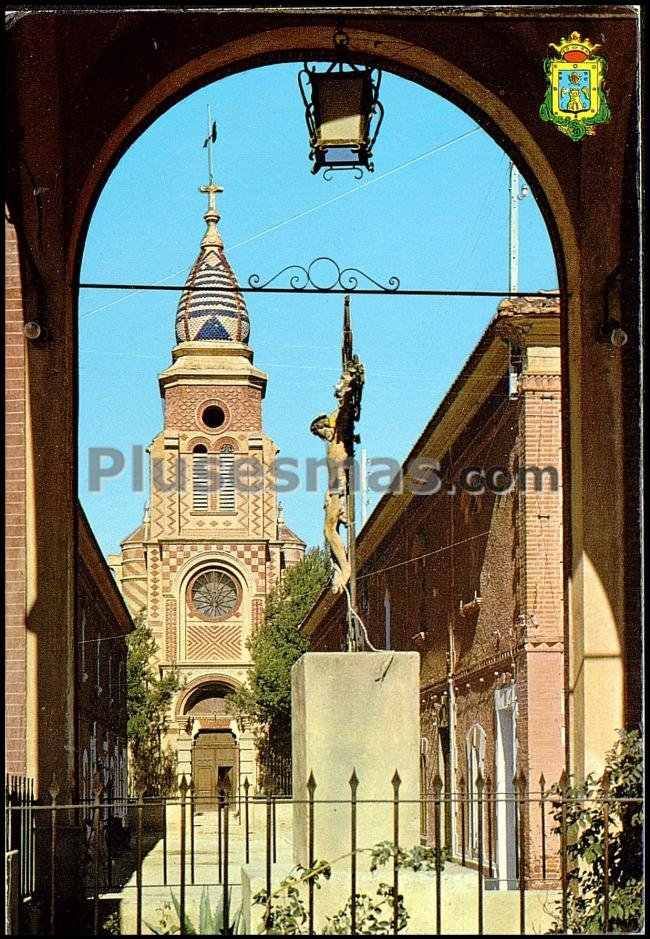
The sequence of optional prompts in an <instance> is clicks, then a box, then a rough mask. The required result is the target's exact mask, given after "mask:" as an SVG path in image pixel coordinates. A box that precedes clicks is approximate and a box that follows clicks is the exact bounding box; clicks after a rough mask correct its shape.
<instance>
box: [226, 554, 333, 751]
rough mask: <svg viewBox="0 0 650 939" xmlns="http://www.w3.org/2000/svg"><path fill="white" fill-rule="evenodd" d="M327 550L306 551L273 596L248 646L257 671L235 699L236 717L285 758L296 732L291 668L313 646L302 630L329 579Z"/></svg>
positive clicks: (230, 699) (249, 677)
mask: <svg viewBox="0 0 650 939" xmlns="http://www.w3.org/2000/svg"><path fill="white" fill-rule="evenodd" d="M330 574H331V567H330V561H329V557H328V554H327V552H326V551H324V550H323V549H322V548H313V549H312V550H310V551H307V553H306V554H305V557H304V558H303V560H302V561H299V562H298V564H296V565H295V566H294V567H291V568H289V569H288V570H287V571H286V573H285V574H284V577H283V578H282V580H281V581H280V582H279V583H278V584H277V585H276V587H275V588H274V589H273V590H272V591H271V593H270V594H269V596H268V599H267V603H266V610H265V614H264V622H263V623H262V625H261V626H259V627H258V628H257V629H255V630H254V632H253V635H252V636H251V638H250V639H249V641H248V648H249V650H250V653H251V660H252V662H253V667H252V669H251V670H250V673H249V676H248V680H247V683H246V685H245V686H244V687H243V688H242V689H240V690H239V691H237V692H235V693H234V694H233V695H231V696H230V698H229V701H230V704H231V706H232V708H233V709H234V713H235V714H236V715H237V717H238V718H239V720H240V722H241V723H242V724H244V725H252V726H253V727H255V728H256V729H257V731H258V734H259V736H260V737H262V738H263V737H264V736H265V735H266V737H267V738H268V741H269V742H270V743H271V745H272V746H273V745H275V746H276V747H277V748H278V749H279V750H280V752H282V750H283V744H286V743H288V737H289V734H290V729H291V666H292V665H293V664H294V662H296V661H297V660H298V659H299V658H300V656H301V655H302V654H303V653H304V652H306V651H307V649H308V647H309V644H308V641H307V639H306V637H305V636H303V634H302V633H301V632H300V629H299V626H300V623H301V622H302V620H303V619H304V618H305V616H306V614H307V613H308V612H309V610H310V609H311V606H312V604H313V602H314V600H315V599H316V597H317V596H318V594H319V593H320V592H321V590H322V589H323V587H324V586H325V584H326V583H327V581H328V580H329V578H330Z"/></svg>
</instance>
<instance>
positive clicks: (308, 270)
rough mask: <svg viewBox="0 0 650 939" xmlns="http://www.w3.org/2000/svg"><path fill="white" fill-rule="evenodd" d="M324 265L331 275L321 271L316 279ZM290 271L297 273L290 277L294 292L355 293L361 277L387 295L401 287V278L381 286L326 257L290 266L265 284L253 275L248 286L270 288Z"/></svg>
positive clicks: (377, 282) (366, 276) (368, 276)
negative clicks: (311, 290)
mask: <svg viewBox="0 0 650 939" xmlns="http://www.w3.org/2000/svg"><path fill="white" fill-rule="evenodd" d="M323 263H324V264H325V265H326V267H329V270H330V272H331V273H330V275H329V276H327V275H326V273H324V272H323V271H322V269H321V276H320V278H319V279H314V276H315V275H314V268H315V267H316V265H318V264H320V265H321V268H322V265H323ZM288 271H295V273H294V274H292V275H291V276H290V277H289V286H290V287H291V289H292V290H305V289H306V288H307V287H311V288H313V289H314V290H322V291H323V292H326V291H328V290H334V289H336V288H337V287H338V288H340V289H341V290H345V291H349V292H350V293H353V292H354V291H355V290H357V289H358V288H359V277H361V278H363V279H364V280H366V281H368V282H369V283H371V284H374V285H375V287H379V289H380V290H383V291H385V292H386V293H392V292H394V291H396V290H398V289H399V285H400V279H399V277H389V278H388V285H386V284H380V283H379V281H377V280H375V279H374V278H373V277H371V276H370V275H369V274H366V273H365V272H364V271H361V270H359V268H358V267H346V268H343V270H341V268H340V267H339V265H338V264H337V263H336V261H333V260H332V258H326V257H320V258H314V260H313V261H312V262H311V263H310V264H309V265H308V266H307V267H302V266H301V265H300V264H289V265H288V266H287V267H283V268H282V270H281V271H278V273H277V274H274V275H273V277H270V278H269V279H268V280H267V281H265V282H264V283H260V281H261V277H260V275H259V274H251V276H250V277H249V278H248V284H249V286H250V287H251V288H252V289H253V290H264V288H265V287H268V286H269V284H272V283H273V281H275V280H277V279H278V278H279V277H282V275H283V274H286V273H287V272H288ZM325 279H327V282H324V280H325Z"/></svg>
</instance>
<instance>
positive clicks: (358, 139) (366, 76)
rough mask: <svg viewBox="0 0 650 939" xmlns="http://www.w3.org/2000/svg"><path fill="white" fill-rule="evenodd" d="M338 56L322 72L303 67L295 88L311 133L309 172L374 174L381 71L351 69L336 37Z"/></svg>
mask: <svg viewBox="0 0 650 939" xmlns="http://www.w3.org/2000/svg"><path fill="white" fill-rule="evenodd" d="M334 44H335V46H336V48H337V53H338V57H337V60H336V61H335V62H333V63H332V64H331V65H330V66H329V67H328V68H327V69H325V70H324V71H318V69H317V68H316V66H310V65H309V64H308V63H307V62H305V64H304V67H303V69H302V70H301V71H300V73H299V75H298V86H299V88H300V93H301V95H302V99H303V102H304V104H305V118H306V121H307V128H308V131H309V143H310V147H311V149H310V151H309V158H310V159H311V160H313V161H314V165H313V167H312V173H318V171H319V170H321V169H325V173H324V174H323V175H324V177H327V175H328V174H329V173H330V172H331V171H333V170H356V171H357V176H358V178H360V177H361V176H362V175H363V167H365V168H366V169H367V170H369V172H372V171H373V170H374V165H373V163H372V148H373V146H374V143H375V140H376V139H377V134H378V132H379V128H380V126H381V122H382V120H383V117H384V109H383V107H382V105H381V102H380V100H379V85H380V82H381V71H380V69H378V68H375V67H374V66H359V65H354V64H353V63H352V62H350V61H349V59H348V57H347V44H348V38H347V36H346V34H345V33H343V32H342V31H340V30H339V31H337V32H336V33H335V35H334Z"/></svg>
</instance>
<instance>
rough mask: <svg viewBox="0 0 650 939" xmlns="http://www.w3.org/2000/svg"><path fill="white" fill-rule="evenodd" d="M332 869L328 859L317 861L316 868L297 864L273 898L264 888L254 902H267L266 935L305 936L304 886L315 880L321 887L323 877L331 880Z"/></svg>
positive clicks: (264, 923)
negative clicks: (302, 889)
mask: <svg viewBox="0 0 650 939" xmlns="http://www.w3.org/2000/svg"><path fill="white" fill-rule="evenodd" d="M331 874H332V868H331V866H330V864H328V862H327V861H316V862H315V863H314V866H313V867H312V868H307V867H303V865H302V864H297V865H296V866H295V867H294V868H293V870H292V871H291V873H290V874H289V875H288V876H287V877H285V878H284V879H283V880H282V882H281V883H280V885H279V886H278V887H276V889H275V890H274V891H273V893H272V894H271V896H270V897H269V895H268V893H267V891H266V890H260V891H259V892H258V893H256V894H255V895H254V897H253V903H257V904H263V905H264V907H265V910H264V919H263V929H264V932H265V933H266V934H269V935H276V936H302V935H305V934H306V933H307V919H308V916H307V910H306V909H305V901H304V899H303V897H302V894H301V891H300V886H301V885H303V884H306V883H308V882H309V881H312V883H313V884H314V886H315V887H316V889H317V890H320V888H321V884H320V878H321V877H323V878H325V880H329V879H330V877H331Z"/></svg>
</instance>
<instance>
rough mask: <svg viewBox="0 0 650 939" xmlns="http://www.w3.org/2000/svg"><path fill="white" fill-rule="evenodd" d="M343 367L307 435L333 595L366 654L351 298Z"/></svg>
mask: <svg viewBox="0 0 650 939" xmlns="http://www.w3.org/2000/svg"><path fill="white" fill-rule="evenodd" d="M341 366H342V371H341V377H340V379H339V381H338V382H337V384H336V387H335V389H334V396H335V398H336V407H335V408H334V410H333V411H331V412H330V413H329V414H320V415H319V416H318V417H316V418H315V419H314V420H313V421H312V423H311V426H310V430H311V432H312V434H315V435H316V436H317V437H320V438H321V440H324V441H325V443H326V444H327V471H328V486H327V493H326V495H325V506H324V509H325V524H324V533H325V540H326V542H327V546H328V548H329V551H330V556H331V559H332V564H333V566H334V574H333V578H332V590H333V592H334V593H345V595H346V599H347V605H348V615H347V650H348V652H358V651H361V650H362V649H363V648H364V638H363V637H364V636H365V644H367V645H368V646H370V643H369V641H368V637H367V634H366V631H365V627H364V625H363V622H362V621H361V619H360V617H359V615H358V613H357V610H356V600H357V597H356V556H355V538H356V532H355V511H354V510H355V505H354V497H355V484H354V445H355V443H358V442H359V437H358V435H357V433H356V432H355V424H356V423H357V421H358V420H359V417H360V415H361V394H362V391H363V383H364V368H363V365H362V364H361V362H360V360H359V357H358V356H357V355H354V354H353V352H352V327H351V324H350V298H349V296H347V295H346V297H345V304H344V308H343V345H342V349H341ZM341 527H344V528H346V529H347V545H346V544H345V542H344V541H343V538H342V537H341V533H340V529H341ZM370 648H372V646H370Z"/></svg>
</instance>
